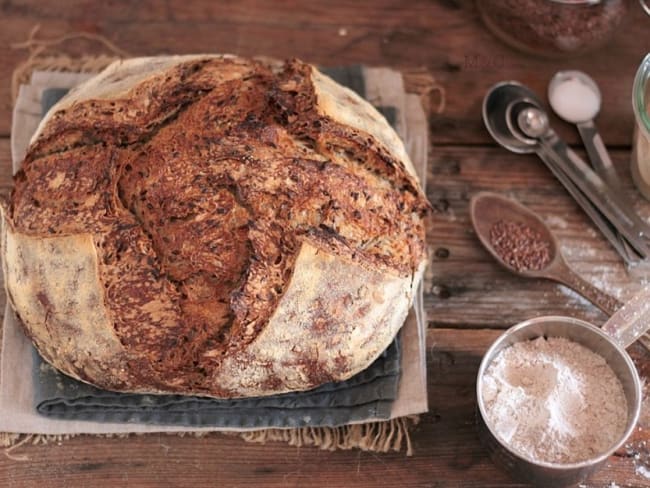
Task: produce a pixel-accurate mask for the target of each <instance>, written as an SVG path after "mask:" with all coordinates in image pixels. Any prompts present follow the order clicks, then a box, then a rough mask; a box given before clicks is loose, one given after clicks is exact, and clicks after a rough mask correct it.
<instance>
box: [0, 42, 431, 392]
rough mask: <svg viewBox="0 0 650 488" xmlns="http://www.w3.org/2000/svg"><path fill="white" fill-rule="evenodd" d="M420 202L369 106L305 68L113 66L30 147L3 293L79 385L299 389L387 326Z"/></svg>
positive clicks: (408, 294)
mask: <svg viewBox="0 0 650 488" xmlns="http://www.w3.org/2000/svg"><path fill="white" fill-rule="evenodd" d="M427 205H428V204H427V202H426V199H425V197H424V196H423V194H422V192H421V190H420V187H419V184H418V181H417V177H416V175H415V171H414V170H413V166H412V164H411V162H410V160H409V158H408V156H407V154H406V152H405V150H404V147H403V145H402V143H401V141H400V140H399V138H398V137H397V135H396V134H395V133H394V131H393V130H392V129H391V128H390V126H389V125H388V124H387V123H386V121H385V120H384V119H383V117H381V115H379V114H378V112H377V111H376V110H375V109H374V108H373V107H371V106H370V105H369V104H368V103H367V102H365V101H364V100H362V99H361V98H360V97H358V96H357V95H356V94H354V93H353V92H351V91H350V90H348V89H346V88H343V87H341V86H339V85H338V84H336V83H335V82H334V81H332V80H331V79H329V78H328V77H326V76H325V75H323V74H322V73H320V72H319V71H318V70H317V69H316V68H314V67H313V66H310V65H308V64H305V63H302V62H300V61H290V62H287V63H286V64H285V65H284V66H283V67H282V68H279V67H277V66H275V65H274V66H272V67H271V66H269V65H268V64H266V63H265V62H262V61H259V60H258V61H251V60H246V59H242V58H237V57H234V56H213V55H199V56H169V57H157V58H138V59H133V60H128V61H123V62H117V63H115V64H113V65H111V66H110V67H109V68H107V69H106V70H105V71H104V72H103V73H101V74H100V75H98V76H97V77H96V78H93V79H91V80H89V81H88V82H86V83H85V84H83V85H81V86H80V87H78V88H77V89H75V90H74V91H72V92H71V93H70V94H69V95H67V96H66V97H65V98H64V99H62V100H61V101H60V102H59V103H58V104H57V105H56V106H55V107H53V109H52V110H51V111H50V112H49V113H48V114H47V116H46V117H45V118H44V120H43V122H42V123H41V125H40V126H39V128H38V131H37V133H36V134H35V136H34V138H33V139H32V143H31V145H30V148H29V150H28V153H27V156H26V158H25V161H24V162H23V168H22V170H21V171H20V172H19V173H18V174H17V176H16V179H15V188H14V191H13V193H12V198H11V204H10V206H9V208H7V209H5V211H4V212H3V222H4V224H3V231H2V242H3V263H4V264H3V266H4V270H5V277H6V287H7V291H8V296H9V300H10V302H11V304H12V306H13V307H14V309H15V311H16V312H17V314H18V315H19V316H20V318H21V319H22V322H23V323H24V325H25V329H26V331H27V333H28V334H29V335H30V337H31V338H32V340H33V342H34V344H35V345H36V347H37V348H38V349H39V351H40V352H41V353H42V355H43V357H44V358H45V359H46V360H47V361H49V362H50V363H52V364H53V365H54V366H55V367H56V368H58V369H60V370H61V371H63V372H65V373H66V374H69V375H71V376H73V377H75V378H78V379H80V380H82V381H86V382H89V383H91V384H94V385H97V386H99V387H102V388H106V389H111V390H116V391H129V392H152V393H158V392H160V393H162V392H173V393H183V394H197V395H206V396H213V397H222V398H234V397H243V396H260V395H270V394H276V393H282V392H287V391H297V390H305V389H310V388H313V387H315V386H318V385H320V384H323V383H325V382H328V381H338V380H344V379H347V378H349V377H350V376H352V375H354V374H356V373H357V372H359V371H361V370H363V369H365V368H366V367H367V366H368V365H369V364H370V363H371V362H372V361H373V360H374V359H375V358H376V357H377V356H378V355H379V354H380V353H381V352H382V351H383V350H384V349H385V348H386V347H387V346H388V344H389V343H390V342H391V340H392V339H393V338H394V336H395V334H396V333H397V331H398V330H399V328H400V327H401V325H402V324H403V322H404V319H405V317H406V314H407V310H408V308H409V306H410V304H411V302H412V300H413V296H414V293H415V289H416V288H417V285H418V283H419V281H420V279H421V276H422V273H423V269H424V265H425V251H424V222H423V217H424V215H425V213H426V211H427V208H428V207H427Z"/></svg>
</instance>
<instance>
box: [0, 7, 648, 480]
mask: <svg viewBox="0 0 650 488" xmlns="http://www.w3.org/2000/svg"><path fill="white" fill-rule="evenodd" d="M631 3H634V7H636V4H635V2H631ZM35 24H41V26H42V29H41V35H42V36H43V37H55V36H59V35H62V34H64V33H66V32H70V31H84V32H92V33H99V34H103V35H105V36H107V37H108V38H110V39H112V40H113V41H114V42H115V43H117V44H118V45H119V46H121V47H122V48H124V49H126V50H128V51H129V52H131V53H132V54H134V55H144V54H149V55H150V54H160V53H192V52H232V53H236V54H241V55H257V54H267V55H271V56H276V57H281V58H282V57H293V56H296V57H300V58H303V59H305V60H309V61H312V62H315V63H319V64H322V65H339V64H343V63H366V64H368V65H375V66H390V67H396V68H400V69H403V70H405V71H406V72H413V71H415V72H418V71H420V72H421V71H427V72H429V73H431V74H433V75H434V76H435V77H436V79H437V80H438V81H439V82H440V83H441V84H442V85H444V87H445V88H446V106H445V109H444V112H443V113H442V114H436V113H434V110H433V108H430V113H429V116H430V125H431V139H432V141H433V146H432V148H431V153H430V154H431V156H430V165H429V179H428V183H427V184H428V192H427V193H428V197H429V199H430V201H431V203H432V204H433V206H434V208H435V209H436V213H435V215H434V218H433V226H432V228H431V229H430V231H429V236H428V239H429V243H430V251H431V263H430V266H429V269H428V272H427V274H426V299H425V301H426V309H427V314H428V324H429V330H428V337H427V340H428V343H427V361H428V374H429V408H430V413H428V414H427V415H424V416H423V417H422V420H421V422H420V424H419V425H418V426H417V428H416V429H415V431H414V432H413V434H412V441H413V445H414V449H415V454H414V456H412V457H410V458H407V457H406V456H405V454H404V453H403V452H402V453H391V454H374V453H368V452H361V451H342V452H341V451H340V452H325V451H321V450H317V449H313V448H300V449H298V448H294V447H289V446H286V445H284V444H269V445H257V444H247V443H245V442H244V441H242V440H240V439H238V438H233V437H228V436H223V435H210V436H207V437H204V438H198V439H197V438H192V437H178V436H167V435H148V436H138V437H131V438H128V439H118V438H113V439H105V438H96V437H78V438H74V439H69V440H65V441H62V442H60V443H50V444H48V445H47V446H43V445H38V446H32V445H29V446H23V447H21V448H20V449H19V451H18V452H17V453H16V454H18V453H19V454H21V455H25V456H26V457H28V459H29V460H28V461H22V462H18V461H13V460H10V459H7V458H6V457H5V456H3V455H0V486H3V487H18V486H21V487H22V486H29V487H31V486H38V487H43V488H45V487H52V486H104V485H106V486H108V485H110V486H139V487H140V486H142V487H145V486H146V487H159V486H160V487H166V486H179V487H181V486H183V487H184V486H193V487H203V486H306V485H310V486H318V487H323V486H338V487H343V486H345V487H353V486H366V487H370V486H400V487H406V486H423V487H424V486H426V487H456V486H467V487H481V488H483V487H489V486H499V487H511V486H523V485H520V484H517V483H515V482H513V481H512V480H511V479H510V478H509V477H508V476H507V475H506V474H504V473H502V472H501V471H499V470H498V469H497V468H496V467H494V466H493V465H492V463H491V462H490V460H489V459H488V458H487V456H486V454H485V451H484V449H483V448H482V447H481V445H480V444H479V441H478V439H477V436H476V432H475V428H474V408H475V395H474V383H475V376H476V372H477V370H478V365H479V362H480V360H481V356H482V354H483V352H484V351H485V350H486V348H487V347H488V345H489V344H490V343H491V342H492V341H493V340H494V339H495V338H496V337H497V336H498V335H499V333H500V332H501V330H502V329H504V328H506V327H508V326H510V325H512V324H514V323H516V322H519V321H522V320H524V319H527V318H531V317H535V316H538V315H543V314H567V315H572V316H574V317H578V318H582V319H587V320H591V321H593V322H595V323H602V322H603V321H604V320H605V316H604V315H603V314H602V313H601V312H599V311H598V310H597V309H596V308H595V307H594V306H592V305H590V304H589V303H587V302H585V301H584V300H582V299H581V298H579V297H577V296H576V295H575V294H574V293H571V292H568V291H567V290H566V289H564V288H562V287H561V286H559V285H556V284H554V283H551V282H545V281H535V280H524V279H519V278H517V277H514V276H512V275H510V274H508V273H507V272H504V271H502V270H501V269H499V268H498V267H497V266H496V264H495V263H494V262H493V261H492V260H491V259H490V258H489V257H488V255H487V253H486V252H485V251H484V250H483V249H482V248H481V247H480V246H479V244H478V241H477V239H476V238H475V236H474V235H473V233H472V230H471V226H470V222H469V219H468V200H469V198H470V197H471V196H472V195H473V194H474V193H475V192H477V191H480V190H493V191H497V192H501V193H503V194H506V195H509V196H512V197H515V198H517V199H518V200H520V201H521V202H523V203H524V204H526V205H528V206H530V207H531V208H532V209H533V210H535V211H537V212H539V213H540V214H541V215H542V216H543V217H544V218H545V219H546V220H547V222H548V223H549V224H550V226H551V227H552V228H553V230H554V231H555V232H556V233H557V235H558V238H559V240H560V242H561V244H562V247H563V249H564V251H565V254H566V255H567V259H568V260H569V261H570V263H571V265H573V267H574V268H575V269H576V270H577V271H578V272H580V273H581V274H582V275H583V276H584V277H585V278H587V279H589V280H591V281H593V282H594V283H596V284H598V285H600V286H602V287H603V288H604V289H605V290H606V291H608V292H610V293H613V294H615V295H617V296H618V297H619V298H622V299H625V298H627V297H629V295H630V293H631V292H632V290H633V289H635V287H637V286H638V284H639V283H640V282H641V281H642V280H643V278H640V277H631V276H628V275H627V274H626V272H625V270H624V268H623V266H622V264H621V261H620V260H619V259H618V257H617V255H616V254H615V253H614V252H613V251H612V249H611V248H610V247H609V246H608V244H607V243H606V241H604V239H603V238H602V237H601V236H600V235H599V234H598V233H597V232H596V231H595V229H594V227H593V226H592V225H591V224H590V222H589V221H588V220H587V219H586V218H585V216H584V215H583V214H582V213H581V212H580V210H579V208H578V207H577V206H576V204H575V203H574V202H573V200H571V198H570V197H569V196H568V194H567V193H566V192H565V191H564V190H563V189H562V188H561V186H560V185H559V184H558V182H557V181H555V180H554V179H553V177H552V176H551V175H550V173H549V172H548V171H547V170H546V169H545V167H544V166H543V165H542V164H541V163H540V162H539V161H538V160H536V159H535V157H533V156H517V155H513V154H510V153H508V152H506V151H505V150H503V149H501V148H499V147H496V146H495V144H494V143H493V142H492V140H490V138H489V136H488V134H487V132H486V131H485V130H484V128H483V125H482V122H481V117H480V106H481V101H482V98H483V95H484V93H485V92H486V90H487V88H488V87H489V86H490V85H492V84H493V83H495V82H497V81H500V80H504V79H518V80H520V81H522V82H524V83H526V84H527V85H529V86H530V87H532V88H533V89H534V90H536V91H537V92H538V93H540V94H544V93H545V87H546V84H547V82H548V80H549V79H550V77H551V75H552V74H553V73H554V72H555V71H557V70H558V69H566V68H576V69H582V70H584V71H587V72H588V73H590V74H591V75H592V76H593V77H594V78H595V79H596V81H597V82H598V83H599V84H600V87H601V90H602V93H603V110H602V113H601V115H600V117H599V118H598V123H599V126H600V129H601V133H602V135H603V137H604V140H605V142H606V143H607V144H608V146H609V147H610V150H611V152H612V156H613V159H614V161H615V163H616V165H617V167H618V169H619V172H620V174H621V175H622V177H623V179H624V182H625V184H626V185H627V187H628V188H629V193H630V194H631V195H633V196H634V197H635V198H639V197H638V194H637V193H636V191H635V190H634V188H633V186H632V183H631V181H630V177H629V170H628V161H629V144H630V140H631V135H632V126H633V116H632V109H631V106H630V91H631V86H632V79H633V75H634V72H635V70H636V67H637V66H638V64H639V62H640V60H641V57H642V55H643V54H644V53H646V52H647V51H649V50H650V18H648V17H645V16H644V15H643V14H642V13H641V10H640V8H634V9H633V13H632V15H630V17H629V19H628V23H627V24H626V26H625V27H624V28H622V29H621V31H620V33H619V35H618V36H617V37H616V39H615V40H614V41H612V42H611V43H610V44H608V45H607V46H606V47H604V48H603V49H601V50H599V51H597V52H596V53H594V54H592V55H589V56H585V57H581V58H577V59H575V60H572V61H549V60H539V59H533V58H530V57H526V56H523V55H520V54H518V53H515V52H514V51H512V50H510V49H509V48H507V47H505V46H503V45H502V44H501V43H500V42H498V41H497V40H496V39H494V38H493V36H492V35H490V34H489V33H488V32H487V31H486V30H485V29H484V28H483V26H482V24H481V23H480V21H479V19H478V17H477V13H476V10H475V7H474V4H473V2H470V1H469V0H468V1H461V0H438V1H432V0H413V1H405V0H402V1H395V0H373V1H366V2H360V1H356V0H347V1H346V0H335V1H327V2H300V1H289V0H287V1H281V2H261V1H254V0H245V1H238V2H212V1H208V0H203V1H201V0H183V1H178V2H172V1H171V0H169V1H165V2H154V1H143V2H131V1H129V0H114V1H110V2H92V1H90V0H71V1H68V2H40V1H38V0H20V1H18V0H16V1H12V0H8V1H5V2H2V3H0V46H1V47H2V49H1V50H0V191H2V192H3V193H6V192H8V190H9V188H10V186H11V180H10V160H9V135H10V120H11V111H10V110H11V100H10V93H9V85H10V76H11V71H12V69H13V68H14V67H15V66H16V64H17V63H18V62H19V61H21V60H22V59H24V57H25V52H24V51H17V50H12V49H9V44H10V43H12V42H16V41H19V40H23V39H25V38H26V36H27V34H28V32H29V31H30V30H31V29H32V27H33V26H34V25H35ZM70 48H71V49H73V50H74V49H77V50H79V52H81V51H84V52H93V51H92V50H93V49H96V47H95V46H94V45H91V44H87V45H86V44H84V45H82V46H81V47H79V46H78V45H75V46H71V47H70ZM73 52H74V51H73ZM433 105H435V104H432V106H433ZM552 122H553V124H554V125H556V126H557V127H558V128H559V132H560V134H561V135H562V136H563V137H565V138H566V139H567V140H569V141H570V142H572V143H577V133H576V131H575V130H574V129H573V128H572V127H570V126H568V125H567V124H564V123H561V122H559V121H558V120H557V119H553V121H552ZM638 209H639V211H640V212H641V213H642V214H643V215H644V216H646V217H649V216H650V203H647V202H644V201H643V202H642V201H639V204H638ZM2 300H3V303H0V310H3V309H4V297H3V299H2ZM632 353H633V355H634V356H635V358H636V360H637V364H638V365H639V367H640V370H641V373H642V375H646V374H647V373H650V355H647V354H646V353H645V352H644V351H643V350H642V349H640V347H633V348H632ZM649 415H650V404H648V405H647V408H645V409H644V415H643V418H642V421H641V423H640V428H639V429H638V431H637V432H636V433H635V435H634V437H633V439H632V440H631V441H630V443H629V444H628V446H627V448H626V449H624V450H621V451H620V452H618V453H617V454H616V455H614V456H612V457H611V459H610V460H609V461H608V463H607V467H606V468H605V469H603V470H602V471H600V472H599V473H598V474H597V475H595V476H594V477H593V478H592V479H591V480H590V481H588V482H587V483H585V484H584V485H582V486H585V487H587V486H588V487H603V486H612V487H614V486H621V487H623V486H634V487H640V486H650V479H648V478H646V477H644V476H643V467H646V466H648V465H649V464H648V463H649V458H650V453H649V450H650V445H646V442H647V441H650V433H649V432H648V431H647V430H646V429H647V428H649V427H650V421H649V420H648V419H650V417H649Z"/></svg>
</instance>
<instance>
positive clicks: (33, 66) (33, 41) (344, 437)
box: [0, 25, 445, 461]
mask: <svg viewBox="0 0 650 488" xmlns="http://www.w3.org/2000/svg"><path fill="white" fill-rule="evenodd" d="M39 27H40V26H38V25H37V26H35V27H34V28H33V29H32V31H31V32H30V33H29V37H28V38H27V40H26V41H24V42H19V43H15V44H12V46H11V47H12V48H14V49H27V50H28V51H29V54H28V56H27V59H26V60H25V61H23V62H22V63H20V64H19V65H18V66H17V67H16V69H15V70H14V72H13V75H12V78H11V93H12V100H13V101H15V100H16V97H17V96H18V88H19V87H20V85H21V84H22V83H28V82H29V78H30V76H31V74H32V72H33V71H36V70H49V71H68V72H76V73H96V72H99V71H101V70H102V69H104V68H105V67H106V66H108V65H109V64H111V63H112V62H113V61H115V60H117V59H121V58H125V57H128V56H129V54H128V53H127V52H126V51H124V50H123V49H121V48H119V47H118V46H117V45H115V44H114V43H113V42H111V41H110V40H109V39H107V38H105V37H103V36H101V35H98V34H91V33H86V32H75V33H70V34H66V35H64V36H61V37H58V38H56V39H38V38H37V34H38V30H39ZM79 39H83V40H87V41H92V42H97V43H100V44H101V45H102V46H103V47H104V48H105V49H106V50H107V53H103V54H92V55H82V56H80V57H72V56H69V55H68V54H65V53H64V52H61V51H60V49H62V45H63V44H64V43H66V42H68V41H74V40H79ZM55 48H56V49H55ZM404 76H405V84H406V86H407V91H410V92H413V93H418V94H420V95H421V96H422V98H423V103H424V104H425V107H426V108H427V111H432V112H434V113H442V112H443V111H444V109H445V91H444V87H442V86H441V85H439V84H438V83H437V82H436V81H435V79H434V78H433V77H432V76H431V75H430V74H428V73H425V72H422V71H416V72H413V73H405V74H404ZM1 332H2V327H1V325H0V338H1V337H2V335H1ZM418 421H419V417H418V416H417V415H412V416H408V417H401V418H396V419H392V420H387V421H380V422H368V423H365V424H355V425H344V426H341V427H303V428H299V429H264V430H259V431H253V432H244V433H240V434H236V435H238V436H239V437H241V438H242V439H244V440H245V441H247V442H257V443H266V442H285V443H288V444H289V445H290V446H296V447H302V446H312V447H318V448H320V449H323V450H329V451H334V450H339V449H361V450H364V451H373V452H389V451H400V450H402V449H403V448H404V447H405V448H406V455H407V456H411V455H412V454H413V445H412V444H411V438H410V435H409V434H410V430H411V429H412V428H413V426H415V425H416V424H417V423H418ZM168 434H169V435H179V436H184V435H192V436H196V437H202V436H204V435H207V434H208V433H207V432H170V433H168ZM98 435H99V436H102V437H128V436H130V435H134V434H98ZM135 435H140V434H135ZM76 436H77V435H75V434H66V435H42V434H12V433H6V432H0V447H3V448H4V455H5V456H7V457H8V458H10V459H12V460H14V461H27V460H29V458H28V457H27V456H25V455H20V454H19V451H20V448H21V447H23V446H25V445H38V444H48V443H52V442H54V443H61V442H63V441H65V440H67V439H69V438H71V437H76Z"/></svg>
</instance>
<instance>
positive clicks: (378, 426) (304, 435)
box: [240, 415, 420, 456]
mask: <svg viewBox="0 0 650 488" xmlns="http://www.w3.org/2000/svg"><path fill="white" fill-rule="evenodd" d="M419 420H420V418H419V417H418V416H417V415H411V416H408V417H399V418H396V419H391V420H386V421H380V422H368V423H365V424H354V425H343V426H341V427H317V428H315V427H303V428H300V429H266V430H260V431H255V432H244V433H242V434H240V437H242V438H243V439H244V440H245V441H248V442H259V443H266V442H277V441H280V442H286V443H288V444H289V445H290V446H296V447H302V446H314V447H319V448H320V449H323V450H327V451H335V450H339V449H342V450H346V449H361V450H362V451H373V452H389V451H400V450H401V449H402V448H403V447H404V446H406V455H407V456H412V455H413V445H412V444H411V437H410V429H411V428H412V427H413V426H414V425H416V424H417V423H418V422H419Z"/></svg>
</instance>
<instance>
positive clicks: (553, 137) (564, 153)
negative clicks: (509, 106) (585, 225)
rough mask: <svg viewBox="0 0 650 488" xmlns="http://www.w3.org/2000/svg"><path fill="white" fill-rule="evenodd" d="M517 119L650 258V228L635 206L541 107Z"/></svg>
mask: <svg viewBox="0 0 650 488" xmlns="http://www.w3.org/2000/svg"><path fill="white" fill-rule="evenodd" d="M512 116H513V117H516V122H512V124H516V126H517V127H518V129H519V130H520V131H521V132H522V133H523V134H524V136H527V137H529V138H531V139H532V140H537V141H538V142H539V145H540V152H541V153H544V154H546V155H547V156H548V157H549V158H551V159H552V160H554V161H555V162H556V163H557V165H558V166H559V167H560V168H561V169H562V171H564V172H565V173H567V175H568V176H569V178H570V179H571V181H573V183H575V184H576V186H577V187H578V188H580V190H582V192H583V193H585V195H586V196H587V197H588V198H589V200H590V201H591V202H592V203H594V205H596V207H597V208H598V210H600V211H601V212H602V213H603V214H604V215H605V216H606V217H607V218H608V219H609V221H610V222H611V223H612V225H613V226H614V227H615V228H616V230H617V231H618V232H619V233H620V234H621V235H623V236H624V237H625V239H626V240H627V242H628V243H629V244H630V245H631V246H632V247H633V248H634V250H635V251H636V252H637V253H638V254H639V256H641V257H642V258H646V257H649V256H650V247H649V246H648V241H647V240H646V239H647V238H648V237H650V226H648V224H647V223H646V222H645V221H643V220H642V219H641V218H640V217H639V216H638V215H637V213H636V211H635V209H634V208H633V206H632V204H631V203H630V202H628V201H627V200H625V199H624V198H623V197H622V196H621V192H620V191H612V189H611V188H610V187H609V186H607V185H606V184H605V182H604V181H603V179H602V178H601V177H600V176H599V175H598V174H597V173H594V172H593V171H592V169H591V168H590V167H589V166H588V165H587V164H586V163H585V162H584V161H583V160H582V159H581V158H580V157H579V156H578V155H577V154H576V153H575V152H574V151H573V150H572V149H570V148H569V147H568V146H567V145H566V144H565V143H564V142H563V141H562V140H560V138H559V137H558V136H557V134H556V133H555V131H554V130H553V129H552V128H551V127H550V125H549V122H548V116H547V115H546V113H545V112H544V111H543V110H542V109H541V108H539V107H534V106H525V107H524V108H523V109H521V110H520V111H518V112H516V113H515V112H513V114H512Z"/></svg>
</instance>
